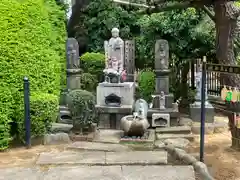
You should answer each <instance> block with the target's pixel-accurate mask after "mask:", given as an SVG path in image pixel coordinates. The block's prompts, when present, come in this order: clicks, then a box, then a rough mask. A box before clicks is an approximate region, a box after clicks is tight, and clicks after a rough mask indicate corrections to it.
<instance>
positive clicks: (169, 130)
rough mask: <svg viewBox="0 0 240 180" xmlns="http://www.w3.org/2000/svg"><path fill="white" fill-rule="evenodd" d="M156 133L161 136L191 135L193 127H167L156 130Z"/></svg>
mask: <svg viewBox="0 0 240 180" xmlns="http://www.w3.org/2000/svg"><path fill="white" fill-rule="evenodd" d="M156 133H159V134H160V133H161V134H163V133H164V134H190V133H191V127H190V126H173V127H165V128H156Z"/></svg>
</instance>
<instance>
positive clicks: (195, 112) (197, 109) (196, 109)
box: [190, 102, 215, 123]
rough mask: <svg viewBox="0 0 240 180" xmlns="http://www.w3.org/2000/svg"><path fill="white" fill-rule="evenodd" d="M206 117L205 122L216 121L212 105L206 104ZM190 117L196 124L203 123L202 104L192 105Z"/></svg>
mask: <svg viewBox="0 0 240 180" xmlns="http://www.w3.org/2000/svg"><path fill="white" fill-rule="evenodd" d="M205 108H206V116H205V122H207V123H213V121H214V115H215V112H214V107H213V106H212V105H211V104H206V105H205ZM190 117H191V119H192V120H193V121H194V122H201V103H200V102H199V103H195V104H191V105H190Z"/></svg>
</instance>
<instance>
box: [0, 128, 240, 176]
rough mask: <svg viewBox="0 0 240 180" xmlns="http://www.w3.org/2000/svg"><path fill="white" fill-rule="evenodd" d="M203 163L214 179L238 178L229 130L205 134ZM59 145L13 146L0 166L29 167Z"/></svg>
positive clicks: (195, 149) (239, 158) (239, 156)
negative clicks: (42, 153) (41, 155)
mask: <svg viewBox="0 0 240 180" xmlns="http://www.w3.org/2000/svg"><path fill="white" fill-rule="evenodd" d="M205 142H206V143H205V163H206V164H207V165H208V167H209V171H210V172H211V174H213V175H214V177H215V179H216V180H240V152H236V151H234V150H232V149H231V148H230V146H231V135H230V133H229V132H224V133H222V134H213V135H207V136H206V138H205ZM64 148H65V147H64V146H63V145H59V146H35V147H32V148H31V149H25V148H15V149H11V150H9V151H7V152H2V153H0V168H4V167H14V166H22V167H31V166H33V165H34V164H35V161H36V159H37V157H38V155H39V153H41V152H56V151H63V150H64ZM188 151H189V152H190V153H199V140H198V139H196V141H195V142H194V143H192V144H191V146H190V147H189V149H188Z"/></svg>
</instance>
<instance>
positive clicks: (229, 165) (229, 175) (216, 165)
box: [189, 132, 240, 180]
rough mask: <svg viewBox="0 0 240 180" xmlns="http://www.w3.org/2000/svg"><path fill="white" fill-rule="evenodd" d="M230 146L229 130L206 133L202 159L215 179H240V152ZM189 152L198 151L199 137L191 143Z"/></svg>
mask: <svg viewBox="0 0 240 180" xmlns="http://www.w3.org/2000/svg"><path fill="white" fill-rule="evenodd" d="M230 146H231V134H230V132H224V133H221V134H213V135H207V136H206V138H205V155H204V161H205V163H206V164H207V166H208V167H209V171H210V173H211V174H212V175H213V176H214V178H215V179H216V180H240V152H237V151H235V150H233V149H231V148H230ZM189 152H191V153H199V139H196V141H195V142H194V143H193V144H192V145H191V147H190V148H189Z"/></svg>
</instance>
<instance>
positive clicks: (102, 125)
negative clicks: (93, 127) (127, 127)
mask: <svg viewBox="0 0 240 180" xmlns="http://www.w3.org/2000/svg"><path fill="white" fill-rule="evenodd" d="M95 108H96V109H97V112H98V117H99V123H98V128H99V129H120V121H121V119H122V117H124V116H127V115H130V114H132V111H133V107H132V106H121V107H108V106H100V105H96V106H95Z"/></svg>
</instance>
